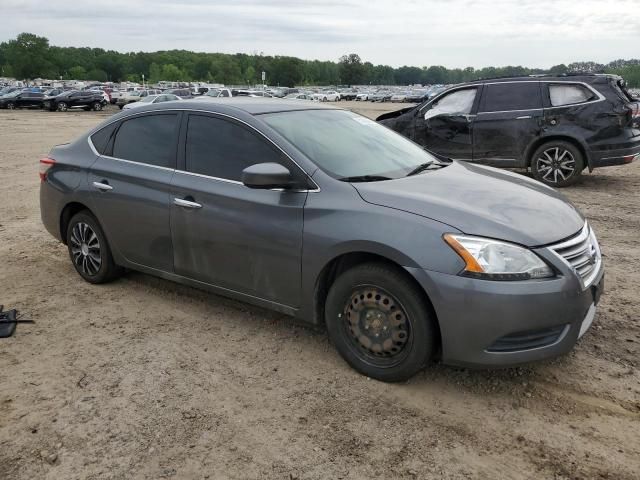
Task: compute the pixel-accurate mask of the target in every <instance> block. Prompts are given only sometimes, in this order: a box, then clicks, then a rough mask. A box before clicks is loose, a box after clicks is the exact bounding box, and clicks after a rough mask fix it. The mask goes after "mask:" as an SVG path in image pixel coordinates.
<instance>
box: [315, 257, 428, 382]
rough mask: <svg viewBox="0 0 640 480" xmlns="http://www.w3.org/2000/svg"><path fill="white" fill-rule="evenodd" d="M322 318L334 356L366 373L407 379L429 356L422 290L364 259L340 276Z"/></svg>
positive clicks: (387, 379)
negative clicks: (336, 354) (363, 262)
mask: <svg viewBox="0 0 640 480" xmlns="http://www.w3.org/2000/svg"><path fill="white" fill-rule="evenodd" d="M325 316H326V318H325V321H326V324H327V330H328V332H329V337H330V338H331V341H332V342H333V343H334V345H335V346H336V349H337V350H338V352H339V353H340V355H342V357H343V358H344V359H345V360H346V361H347V363H349V365H351V366H352V367H353V368H354V369H355V370H357V371H358V372H360V373H362V374H363V375H366V376H368V377H371V378H375V379H377V380H382V381H385V382H399V381H403V380H407V379H408V378H410V377H412V376H413V375H414V374H415V373H417V372H418V371H419V370H420V369H422V368H423V367H424V366H425V365H426V364H427V362H428V361H429V360H430V359H431V358H432V356H433V353H434V349H435V345H436V330H435V328H434V319H433V318H432V316H431V314H430V310H429V307H428V306H427V304H426V302H425V299H424V297H423V294H422V292H421V291H420V290H419V289H418V288H417V287H416V286H415V285H414V284H413V283H412V282H411V281H409V279H407V278H406V276H405V275H404V274H403V273H402V272H399V271H397V270H396V269H393V268H390V267H388V266H386V265H383V264H377V263H368V264H364V265H359V266H356V267H354V268H352V269H350V270H347V271H346V272H344V273H343V274H342V275H340V276H339V277H338V278H337V279H336V281H335V282H334V283H333V285H332V286H331V288H330V290H329V294H328V295H327V300H326V304H325Z"/></svg>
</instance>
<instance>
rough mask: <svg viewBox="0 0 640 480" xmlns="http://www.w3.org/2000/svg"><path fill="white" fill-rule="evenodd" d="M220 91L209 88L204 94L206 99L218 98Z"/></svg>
mask: <svg viewBox="0 0 640 480" xmlns="http://www.w3.org/2000/svg"><path fill="white" fill-rule="evenodd" d="M220 92H221V90H218V89H217V88H210V89H209V91H208V92H207V93H206V94H205V95H206V96H207V97H218V96H220Z"/></svg>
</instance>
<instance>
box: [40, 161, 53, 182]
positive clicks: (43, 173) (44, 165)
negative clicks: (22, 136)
mask: <svg viewBox="0 0 640 480" xmlns="http://www.w3.org/2000/svg"><path fill="white" fill-rule="evenodd" d="M55 163H56V161H55V160H54V159H53V158H49V157H45V158H41V159H40V173H39V175H40V181H41V182H44V181H45V180H46V179H47V171H48V170H49V169H50V168H51V167H52V166H54V165H55Z"/></svg>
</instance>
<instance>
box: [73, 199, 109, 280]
mask: <svg viewBox="0 0 640 480" xmlns="http://www.w3.org/2000/svg"><path fill="white" fill-rule="evenodd" d="M66 239H67V248H68V250H69V257H70V258H71V262H72V263H73V266H74V268H75V269H76V271H77V272H78V274H80V276H81V277H82V278H84V279H85V280H86V281H87V282H89V283H105V282H109V281H111V280H113V279H114V278H116V277H118V276H119V275H120V273H121V268H120V267H118V266H117V265H116V264H115V262H114V261H113V256H112V255H111V249H110V248H109V244H108V243H107V239H106V237H105V236H104V233H103V231H102V228H100V224H99V223H98V221H97V220H96V219H95V217H94V216H93V215H91V213H89V212H88V211H82V212H80V213H77V214H76V215H74V216H73V218H72V219H71V221H70V222H69V225H68V227H67V238H66Z"/></svg>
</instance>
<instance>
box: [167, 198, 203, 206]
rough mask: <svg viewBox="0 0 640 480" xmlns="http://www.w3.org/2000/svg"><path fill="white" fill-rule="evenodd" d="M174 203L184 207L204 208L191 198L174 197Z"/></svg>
mask: <svg viewBox="0 0 640 480" xmlns="http://www.w3.org/2000/svg"><path fill="white" fill-rule="evenodd" d="M173 204H174V205H177V206H179V207H184V208H202V205H200V204H199V203H196V202H192V201H191V200H185V199H184V198H174V199H173Z"/></svg>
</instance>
